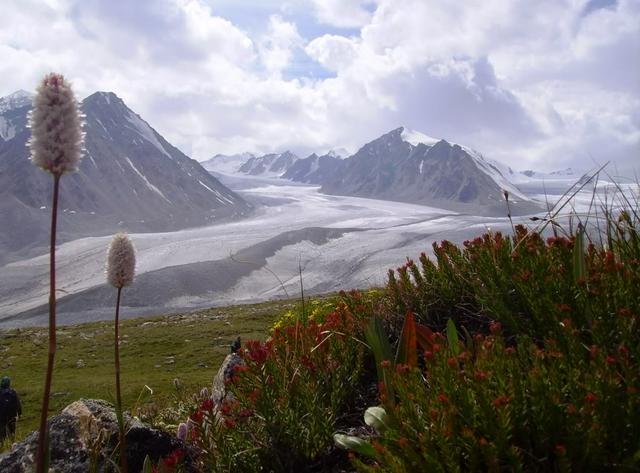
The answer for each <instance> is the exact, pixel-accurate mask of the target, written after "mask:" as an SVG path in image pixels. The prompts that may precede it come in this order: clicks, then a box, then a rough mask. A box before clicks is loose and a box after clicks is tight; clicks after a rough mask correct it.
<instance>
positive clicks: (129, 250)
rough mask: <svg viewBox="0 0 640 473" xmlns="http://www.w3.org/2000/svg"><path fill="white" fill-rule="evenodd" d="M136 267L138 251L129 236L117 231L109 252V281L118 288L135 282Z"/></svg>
mask: <svg viewBox="0 0 640 473" xmlns="http://www.w3.org/2000/svg"><path fill="white" fill-rule="evenodd" d="M135 269H136V251H135V248H134V247H133V243H131V240H130V239H129V236H128V235H127V234H125V233H116V234H115V235H114V236H113V239H112V240H111V244H110V245H109V251H108V254H107V281H108V282H109V284H111V285H112V286H113V287H117V288H118V289H120V288H123V287H124V286H128V285H130V284H131V283H132V282H133V275H134V273H135Z"/></svg>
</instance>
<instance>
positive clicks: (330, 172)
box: [282, 153, 344, 184]
mask: <svg viewBox="0 0 640 473" xmlns="http://www.w3.org/2000/svg"><path fill="white" fill-rule="evenodd" d="M343 165H344V161H343V160H342V159H340V158H338V157H335V156H334V155H332V154H325V155H323V156H318V155H317V154H315V153H313V154H312V155H310V156H307V157H306V158H304V159H299V160H297V161H296V162H295V163H293V164H292V165H291V166H290V167H289V169H287V171H286V172H285V173H284V174H283V175H282V177H283V178H284V179H290V180H292V181H296V182H304V183H306V184H322V183H323V182H326V181H329V180H331V179H332V177H333V176H334V174H335V173H337V172H339V170H340V169H342V167H343Z"/></svg>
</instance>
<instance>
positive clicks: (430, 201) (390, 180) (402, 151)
mask: <svg viewBox="0 0 640 473" xmlns="http://www.w3.org/2000/svg"><path fill="white" fill-rule="evenodd" d="M320 184H322V191H323V192H326V193H328V194H337V195H353V196H359V197H369V198H376V199H386V200H394V201H400V202H410V203H417V204H422V205H429V206H434V207H440V208H446V209H451V210H456V211H460V212H465V213H473V214H476V215H505V214H506V206H505V202H504V197H503V190H504V189H506V190H508V191H509V192H510V194H511V197H510V202H511V203H512V209H511V210H512V212H513V213H514V214H520V213H529V212H532V211H536V210H539V208H538V206H537V205H536V204H533V203H532V202H530V201H529V200H528V199H527V198H526V197H525V196H524V195H523V194H522V193H520V191H519V190H518V189H517V188H516V187H515V186H514V185H512V184H511V183H510V182H509V181H508V179H506V178H505V177H504V176H503V175H502V173H501V172H500V170H499V169H498V168H497V167H495V166H493V165H492V164H491V162H489V161H487V160H485V159H484V158H483V157H482V156H481V155H480V154H479V153H476V152H474V151H473V150H470V149H468V148H463V147H461V146H460V145H457V144H451V143H448V142H447V141H445V140H437V139H434V138H430V137H427V136H426V135H423V134H421V133H416V132H411V131H409V130H407V129H405V128H403V127H400V128H397V129H395V130H392V131H390V132H389V133H387V134H385V135H383V136H381V137H379V138H377V139H376V140H373V141H372V142H370V143H367V144H366V145H365V146H363V147H362V148H360V150H359V151H358V152H357V153H356V154H354V155H353V156H351V157H349V158H347V159H346V160H344V165H343V166H342V167H341V169H340V171H339V172H334V173H332V174H331V175H330V177H329V178H327V179H324V180H322V181H321V182H320Z"/></svg>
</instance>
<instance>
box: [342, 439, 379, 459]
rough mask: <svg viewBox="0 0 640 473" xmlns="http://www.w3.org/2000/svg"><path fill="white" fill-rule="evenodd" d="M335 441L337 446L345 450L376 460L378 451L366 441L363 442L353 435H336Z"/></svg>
mask: <svg viewBox="0 0 640 473" xmlns="http://www.w3.org/2000/svg"><path fill="white" fill-rule="evenodd" d="M333 441H334V442H335V444H336V445H337V446H338V447H340V448H343V449H345V450H353V451H354V452H356V453H359V454H360V455H363V456H365V457H368V458H375V456H376V451H375V450H374V448H373V446H372V445H371V444H370V443H369V442H367V441H366V440H362V439H361V438H359V437H353V436H351V435H344V434H334V435H333Z"/></svg>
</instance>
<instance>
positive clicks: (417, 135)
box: [400, 126, 440, 146]
mask: <svg viewBox="0 0 640 473" xmlns="http://www.w3.org/2000/svg"><path fill="white" fill-rule="evenodd" d="M401 128H402V131H401V132H400V137H401V138H402V140H403V141H406V142H407V143H409V144H411V145H413V146H418V145H419V144H420V143H422V144H425V145H427V146H433V145H435V144H436V143H437V142H438V141H440V140H439V139H438V138H433V137H431V136H428V135H425V134H424V133H421V132H419V131H415V130H412V129H410V128H407V127H406V126H403V127H401Z"/></svg>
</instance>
